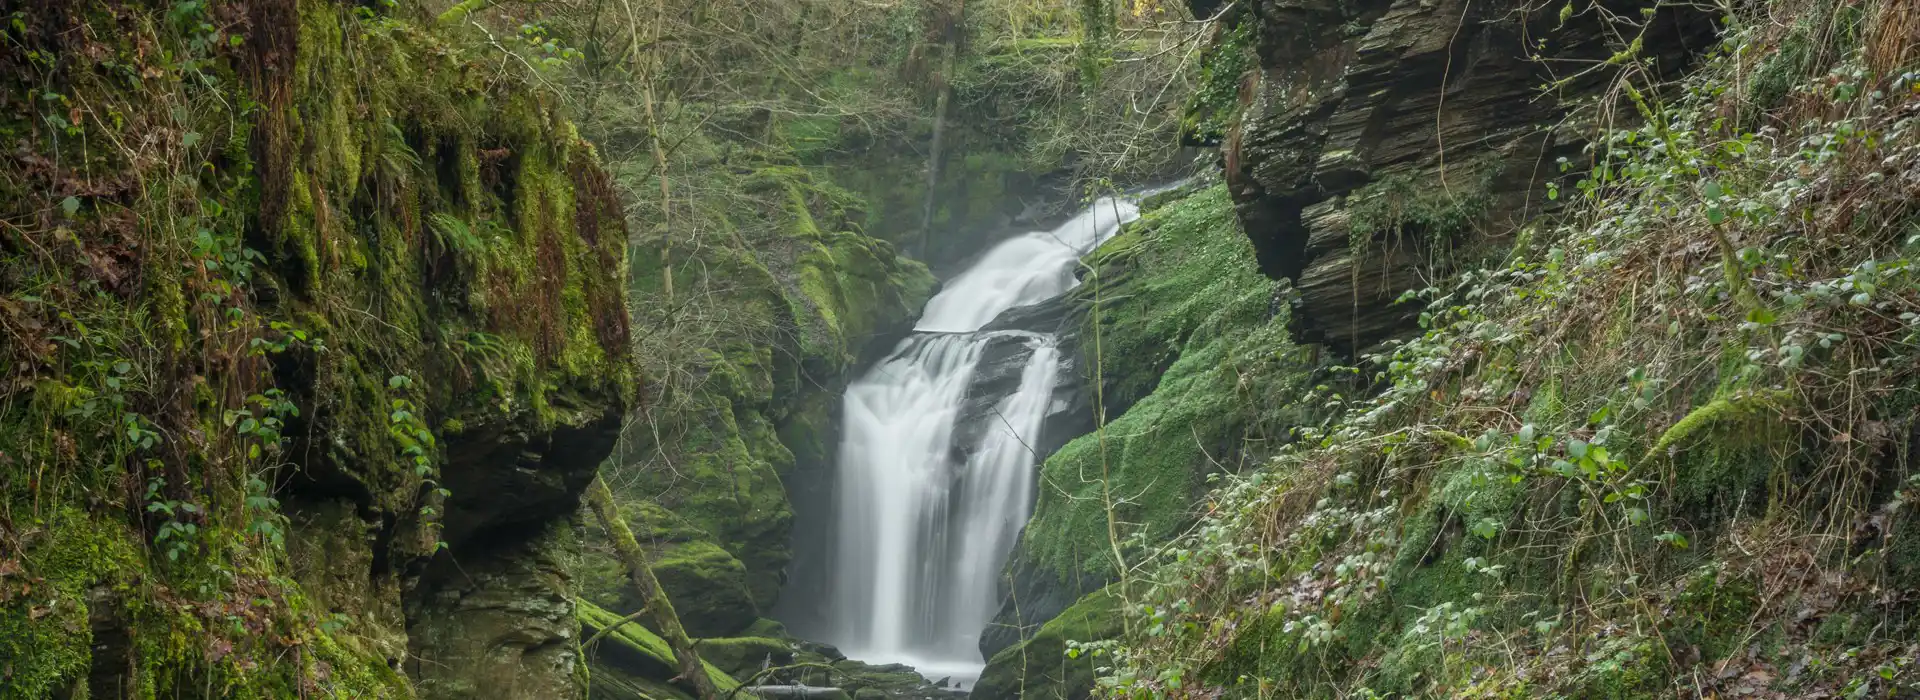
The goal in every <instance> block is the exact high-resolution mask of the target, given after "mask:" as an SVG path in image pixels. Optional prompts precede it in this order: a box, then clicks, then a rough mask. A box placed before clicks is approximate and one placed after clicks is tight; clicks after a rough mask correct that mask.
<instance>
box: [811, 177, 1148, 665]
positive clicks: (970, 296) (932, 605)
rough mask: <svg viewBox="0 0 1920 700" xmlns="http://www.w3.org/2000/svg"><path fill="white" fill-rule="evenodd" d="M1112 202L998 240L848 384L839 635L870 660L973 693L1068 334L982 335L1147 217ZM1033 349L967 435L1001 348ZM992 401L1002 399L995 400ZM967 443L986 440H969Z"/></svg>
mask: <svg viewBox="0 0 1920 700" xmlns="http://www.w3.org/2000/svg"><path fill="white" fill-rule="evenodd" d="M1138 216H1139V210H1138V208H1137V207H1136V206H1135V205H1134V204H1132V203H1131V202H1128V201H1125V200H1118V199H1101V200H1098V201H1096V202H1095V203H1094V204H1093V206H1091V207H1089V209H1088V210H1087V211H1084V212H1082V213H1081V214H1080V215H1079V216H1076V217H1074V218H1073V219H1071V220H1069V221H1067V222H1066V223H1064V224H1061V225H1060V226H1059V227H1058V228H1055V229H1054V230H1052V231H1036V232H1032V233H1028V234H1025V235H1023V236H1019V237H1016V238H1013V239H1010V240H1007V241H1005V242H1002V243H1000V244H999V245H997V246H995V247H994V248H993V249H992V250H990V251H988V252H987V253H986V254H985V255H984V256H982V257H981V258H980V260H979V261H978V262H977V263H975V264H974V265H973V266H972V267H971V268H968V269H967V270H966V271H965V272H963V273H961V274H960V275H959V276H957V277H955V278H953V279H952V280H950V281H949V282H948V283H947V284H946V286H945V287H944V288H943V289H942V291H941V292H940V293H939V294H938V295H937V296H935V297H934V298H933V299H931V300H929V301H928V302H927V305H926V309H925V312H924V313H923V315H922V316H921V319H920V322H919V324H918V325H917V326H916V327H915V332H914V334H913V335H911V336H910V337H908V338H907V339H905V340H903V341H901V343H900V345H899V346H898V347H897V348H895V349H894V351H893V353H892V354H891V355H889V356H887V357H886V359H884V360H882V361H880V362H879V363H878V364H876V365H875V366H874V367H873V369H872V370H870V371H869V372H868V373H867V374H866V375H865V376H863V377H861V378H860V379H859V380H857V381H855V382H854V383H853V384H851V385H850V386H849V387H848V388H847V393H846V397H845V399H844V404H843V408H842V410H843V416H842V417H843V423H842V430H843V432H842V439H841V444H840V452H839V458H838V459H839V461H838V465H837V469H838V473H837V475H836V484H837V485H836V491H835V493H834V497H833V509H834V518H835V520H834V533H833V537H834V542H833V545H834V546H833V547H832V548H831V551H832V557H831V558H832V561H831V564H830V573H829V574H828V576H829V578H830V585H829V591H830V593H829V594H828V595H827V600H826V601H825V602H826V609H827V610H826V612H827V620H826V622H827V629H825V630H823V634H822V635H821V636H822V637H824V641H828V642H831V643H833V644H835V645H837V646H839V647H840V649H841V650H842V651H843V652H845V653H846V654H847V656H849V657H851V658H855V659H859V660H862V661H868V662H874V663H884V662H899V663H906V664H910V665H913V666H914V667H915V668H917V669H919V670H920V672H921V673H923V674H925V675H926V676H928V677H929V678H936V679H937V678H940V677H942V676H952V677H953V678H954V679H955V680H958V681H961V682H962V683H964V684H967V685H970V684H971V682H972V679H973V678H974V677H975V676H977V675H978V673H979V670H980V667H981V666H982V665H983V661H982V659H981V658H980V652H979V648H978V640H979V635H980V632H981V630H982V629H983V628H984V627H985V626H986V624H987V623H988V621H989V620H991V619H992V617H993V615H994V612H995V611H996V610H998V608H999V606H1000V585H999V577H1000V568H1001V565H1002V563H1003V562H1004V561H1005V560H1006V557H1007V553H1008V551H1009V550H1011V549H1012V547H1013V543H1014V538H1015V537H1016V536H1017V535H1018V533H1019V531H1020V527H1021V525H1022V524H1024V523H1025V522H1026V519H1027V515H1028V511H1029V509H1030V508H1031V507H1032V503H1033V488H1034V481H1035V469H1034V467H1035V465H1034V455H1033V451H1032V450H1031V449H1030V448H1029V447H1028V446H1029V445H1033V444H1035V443H1036V438H1038V437H1039V431H1040V428H1041V424H1042V422H1043V420H1044V419H1045V418H1046V415H1047V413H1048V411H1049V409H1050V407H1051V406H1050V404H1051V401H1052V393H1053V390H1054V384H1055V382H1056V381H1057V379H1058V377H1059V373H1060V369H1061V359H1062V358H1061V357H1060V352H1059V349H1058V348H1057V347H1056V343H1055V340H1056V339H1055V338H1054V337H1053V336H1052V335H1051V334H1047V333H1033V332H1027V331H982V330H981V329H982V328H983V327H985V326H987V325H988V324H989V323H991V322H992V321H993V320H994V319H995V318H997V317H999V316H1000V315H1001V313H1003V312H1005V311H1007V310H1008V309H1012V308H1016V307H1021V306H1027V305H1031V304H1035V303H1039V302H1042V301H1046V300H1049V299H1052V298H1055V297H1058V296H1060V295H1061V294H1063V293H1065V292H1066V291H1067V290H1069V289H1072V288H1073V286H1074V285H1075V284H1077V283H1078V282H1077V278H1076V275H1075V270H1074V268H1075V267H1076V265H1077V264H1078V261H1079V259H1080V257H1081V256H1082V255H1085V254H1086V253H1087V252H1089V251H1091V250H1092V249H1093V248H1094V247H1095V246H1097V245H1099V244H1100V243H1101V242H1103V241H1105V240H1106V239H1107V238H1109V237H1111V236H1112V235H1113V234H1114V233H1115V232H1116V231H1118V230H1119V227H1120V225H1121V224H1122V223H1125V222H1127V221H1131V220H1133V219H1135V218H1138ZM1006 342H1018V343H1023V344H1025V345H1026V346H1027V352H1026V353H1024V355H1025V366H1024V367H1023V368H1022V369H1021V372H1020V375H1019V377H1020V379H1019V383H1018V386H1017V388H1016V389H1015V390H1014V391H1013V393H1011V394H1008V395H1006V396H1003V397H999V398H998V399H997V400H994V403H993V411H992V412H991V414H990V415H988V416H987V417H986V419H985V420H987V421H988V424H987V426H986V429H985V430H984V431H981V430H975V431H961V430H958V427H959V426H958V425H957V423H959V421H960V420H961V418H962V413H963V412H964V408H965V406H966V403H967V401H968V399H969V398H972V399H974V400H976V401H978V400H982V397H969V396H968V393H969V390H970V388H972V387H973V380H974V378H975V372H976V370H977V369H978V368H979V365H980V363H981V358H982V356H983V355H984V354H985V352H986V349H987V348H988V346H989V345H991V344H993V343H1006ZM985 398H986V399H992V397H985ZM961 434H969V435H978V437H977V438H976V439H973V440H972V442H974V443H975V444H966V445H960V444H955V441H956V439H957V436H959V435H961Z"/></svg>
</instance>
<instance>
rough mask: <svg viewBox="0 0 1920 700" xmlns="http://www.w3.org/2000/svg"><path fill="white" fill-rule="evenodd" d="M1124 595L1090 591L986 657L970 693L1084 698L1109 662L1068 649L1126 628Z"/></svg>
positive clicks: (987, 697) (1045, 699) (997, 698)
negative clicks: (1072, 644) (1097, 670)
mask: <svg viewBox="0 0 1920 700" xmlns="http://www.w3.org/2000/svg"><path fill="white" fill-rule="evenodd" d="M1122 622H1123V621H1122V619H1121V616H1120V599H1119V598H1118V597H1116V596H1114V595H1113V592H1112V591H1111V589H1107V588H1103V589H1100V590H1099V591H1095V592H1093V593H1090V594H1088V595H1087V596H1086V597H1084V598H1081V599H1080V600H1079V601H1078V602H1075V603H1074V604H1073V606H1072V607H1069V608H1067V609H1066V610H1065V611H1062V612H1061V613H1060V616H1059V617H1056V618H1054V619H1052V620H1049V621H1047V623H1046V624H1044V625H1041V627H1040V631H1039V632H1037V633H1035V634H1034V635H1033V637H1031V638H1029V639H1027V640H1026V641H1023V642H1020V643H1018V644H1015V645H1013V646H1010V647H1007V648H1006V649H1003V650H1001V651H1000V653H998V654H994V655H993V658H992V659H990V660H988V661H987V666H986V668H985V669H983V670H981V672H980V680H979V682H978V683H977V684H975V685H974V687H973V694H972V695H971V696H970V697H973V698H976V699H977V700H1014V699H1016V698H1018V699H1021V700H1036V699H1037V700H1085V699H1086V698H1088V697H1091V696H1092V695H1093V684H1094V678H1095V668H1097V667H1098V666H1100V665H1102V664H1103V663H1104V661H1103V660H1102V659H1100V658H1097V657H1095V656H1093V655H1092V654H1081V653H1079V652H1078V651H1072V652H1070V651H1069V646H1068V643H1069V642H1081V643H1086V642H1097V641H1101V640H1107V639H1114V638H1116V637H1118V636H1119V634H1120V632H1121V626H1122Z"/></svg>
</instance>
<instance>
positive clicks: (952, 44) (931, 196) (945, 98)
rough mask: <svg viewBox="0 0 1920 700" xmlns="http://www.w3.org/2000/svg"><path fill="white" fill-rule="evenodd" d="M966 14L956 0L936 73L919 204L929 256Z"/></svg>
mask: <svg viewBox="0 0 1920 700" xmlns="http://www.w3.org/2000/svg"><path fill="white" fill-rule="evenodd" d="M966 14H967V2H966V0H953V11H952V12H949V13H947V16H946V18H945V20H946V26H945V27H944V30H945V31H943V32H942V35H943V36H942V38H941V48H940V72H939V74H937V75H935V76H934V90H935V91H937V92H936V95H935V97H934V101H933V143H932V144H930V145H929V146H928V148H927V196H926V198H925V199H924V200H922V202H921V207H920V257H921V259H926V258H927V254H928V251H929V249H930V246H931V244H932V241H931V236H932V235H933V208H934V204H935V203H936V202H937V199H938V198H937V196H936V194H935V193H936V191H937V190H938V189H939V187H940V167H941V165H942V161H941V157H942V156H943V155H944V153H942V150H943V149H944V148H945V145H946V143H945V142H946V136H947V109H948V103H949V102H950V101H951V100H952V97H953V81H952V77H953V61H954V57H955V55H956V54H958V53H960V34H961V32H962V31H963V29H964V24H963V22H965V20H966Z"/></svg>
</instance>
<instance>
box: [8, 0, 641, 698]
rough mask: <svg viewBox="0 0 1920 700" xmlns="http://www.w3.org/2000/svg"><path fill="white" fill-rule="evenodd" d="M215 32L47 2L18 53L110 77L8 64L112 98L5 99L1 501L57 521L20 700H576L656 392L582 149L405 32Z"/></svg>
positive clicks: (431, 35)
mask: <svg viewBox="0 0 1920 700" xmlns="http://www.w3.org/2000/svg"><path fill="white" fill-rule="evenodd" d="M206 5H208V4H206V3H187V4H177V6H158V5H154V4H152V3H139V2H123V1H120V0H98V1H96V2H88V3H53V4H44V3H43V4H35V9H34V11H33V12H31V13H17V14H19V16H20V17H21V19H20V21H19V22H16V24H15V25H14V26H13V28H12V30H11V32H12V33H10V35H9V36H10V37H11V38H12V40H13V41H16V42H19V43H20V44H21V45H23V46H28V47H30V48H31V50H32V51H33V52H37V53H38V54H40V55H48V56H52V55H60V56H75V57H80V56H85V57H92V58H88V59H86V60H75V61H64V62H62V63H60V64H59V65H57V66H54V65H52V64H48V65H47V66H45V67H44V68H32V67H30V66H29V63H27V62H25V61H26V59H24V58H21V57H22V56H24V55H26V52H7V54H6V55H5V56H0V82H4V83H5V84H6V86H7V88H8V89H7V90H6V91H5V93H6V94H8V95H19V94H24V93H22V92H21V91H20V89H21V86H23V85H28V84H32V85H43V86H55V85H57V86H58V87H59V90H60V91H61V93H62V94H63V95H65V96H66V97H64V98H63V99H75V100H78V101H84V102H87V103H89V104H98V105H103V106H105V105H112V106H111V107H105V108H104V109H103V111H102V112H101V114H100V115H98V116H96V117H88V118H84V119H83V118H82V117H81V113H80V112H72V113H67V112H65V110H64V108H62V110H60V112H61V113H62V114H66V115H67V116H66V117H62V118H61V122H60V123H63V124H65V126H64V127H63V128H58V129H49V128H48V125H49V124H53V123H54V122H52V121H48V120H46V119H44V118H43V117H44V115H43V114H42V113H41V112H40V111H38V110H40V109H41V108H40V107H36V106H32V105H28V104H26V103H21V102H18V101H17V100H15V98H0V100H5V101H8V105H7V106H8V108H7V109H5V110H0V113H4V114H5V115H6V116H4V117H0V130H4V131H5V132H6V133H8V134H10V136H9V138H10V139H17V141H10V143H9V148H10V149H12V150H11V152H10V153H11V157H10V158H9V159H7V160H6V161H5V162H3V163H0V193H4V196H0V219H4V220H6V221H9V222H16V221H19V222H25V221H37V222H44V223H46V224H47V225H45V226H41V225H39V224H35V225H34V228H35V230H38V229H44V230H45V231H47V232H48V233H47V234H45V236H44V237H43V236H42V234H40V233H37V232H35V231H30V230H27V229H19V228H9V233H8V234H6V236H7V238H6V239H5V241H4V242H0V287H4V288H5V294H6V296H4V297H0V326H4V327H5V328H6V329H7V334H8V340H7V341H5V342H0V367H4V368H5V369H0V373H3V374H0V405H5V406H7V409H6V410H4V411H0V486H4V488H0V492H4V493H5V494H6V495H4V496H0V497H3V498H6V499H9V500H8V501H7V502H6V503H5V504H4V506H5V507H4V510H5V511H6V512H8V513H16V514H24V513H29V512H31V513H36V514H45V515H44V516H42V515H35V516H34V517H35V518H40V517H47V518H51V519H50V520H45V521H41V520H35V521H33V522H31V523H28V522H26V521H16V522H14V523H9V527H10V528H11V526H13V525H16V524H17V525H21V526H23V527H24V531H25V532H26V533H29V534H28V536H27V538H26V539H10V541H9V543H10V544H19V545H20V546H21V548H20V549H9V551H7V552H6V553H0V658H4V659H6V662H5V663H0V698H5V699H7V700H11V699H12V698H44V697H70V696H79V697H88V696H91V697H96V698H105V697H134V696H139V697H176V696H179V697H186V696H194V697H198V696H200V695H203V694H205V693H207V692H215V693H222V694H230V695H231V696H233V697H248V698H251V697H293V696H296V695H304V696H316V697H323V696H336V697H361V698H398V697H418V698H466V697H476V696H480V695H485V696H487V697H496V698H504V699H526V700H531V699H533V698H543V699H544V698H573V697H579V696H580V694H581V693H582V692H583V691H584V684H583V683H582V682H581V681H582V676H581V673H580V672H581V671H582V668H581V667H580V664H579V660H578V659H577V658H576V652H575V643H576V641H577V639H578V631H579V624H578V622H576V620H575V617H574V611H573V602H572V593H571V591H572V588H573V582H572V579H571V577H570V576H569V574H568V573H567V569H568V567H569V566H570V565H571V563H572V561H571V560H572V559H573V558H575V557H576V556H577V553H578V549H579V544H578V543H579V537H578V536H577V535H576V534H575V532H574V526H573V525H572V521H571V518H572V514H573V512H574V510H575V509H576V508H577V506H578V502H579V496H580V493H581V491H582V489H583V488H584V487H585V485H586V484H588V483H589V482H590V481H591V480H592V479H593V477H594V473H595V469H596V468H597V467H598V465H599V463H600V462H601V461H602V460H603V459H604V458H605V457H606V456H607V454H608V453H609V452H610V451H611V450H612V447H613V444H614V441H615V439H616V437H617V436H618V431H619V428H620V425H621V418H622V417H623V416H624V415H625V413H626V411H627V409H628V407H629V404H630V403H631V401H632V397H633V394H634V371H633V367H632V364H631V359H630V355H629V354H628V352H627V351H628V344H629V342H630V337H629V332H628V331H629V325H628V322H627V316H626V314H625V309H626V304H625V292H624V289H623V287H622V280H621V274H622V273H623V272H624V270H625V268H626V262H625V260H626V254H627V252H626V248H625V244H626V239H627V235H626V233H627V232H626V224H625V220H624V216H623V212H622V209H621V205H620V202H619V201H618V199H617V198H616V197H615V196H614V193H613V191H612V188H611V186H610V181H609V179H608V176H607V174H606V173H605V171H604V170H603V169H602V168H601V166H600V163H599V157H598V155H597V154H596V152H595V151H594V149H593V147H592V146H591V145H589V144H588V143H587V142H586V141H584V140H582V139H581V138H580V137H579V136H578V134H577V133H575V131H574V129H573V127H572V125H571V124H569V123H568V122H567V120H566V119H565V118H564V117H562V116H561V115H560V113H559V111H558V110H557V109H556V100H555V99H554V96H553V95H551V94H550V93H547V92H545V91H544V90H543V89H542V88H541V87H540V86H538V85H536V84H534V83H531V82H525V81H522V80H521V79H520V77H515V76H507V75H495V76H493V77H482V71H478V70H476V68H477V64H475V63H472V62H471V61H473V60H475V59H473V57H472V56H471V55H469V54H468V53H466V52H465V49H464V48H463V47H466V46H469V44H467V43H465V39H466V37H462V36H459V35H457V34H454V33H451V32H456V31H462V30H456V29H451V28H436V27H435V26H434V25H433V24H432V23H431V22H430V21H424V20H423V18H424V16H425V15H424V13H423V12H420V11H418V10H417V8H413V7H405V8H400V9H396V8H380V7H378V6H377V5H368V4H367V3H358V2H347V1H344V0H251V1H249V2H236V3H220V4H217V5H216V6H213V7H207V6H206ZM162 57H165V58H162ZM96 59H97V60H96ZM130 76H139V77H138V78H136V79H132V80H129V79H128V78H129V77H130ZM23 81H24V82H23ZM108 112H111V116H110V117H109V116H108V115H107V113H108ZM46 114H52V112H47V113H46ZM69 117H71V119H69ZM115 143H126V144H141V143H144V144H149V145H150V147H148V148H146V149H144V150H141V149H123V148H120V147H118V146H114V145H111V144H115ZM163 144H164V145H163ZM160 182H166V183H169V184H167V185H165V186H164V187H155V188H148V187H146V186H145V185H146V184H150V183H160ZM55 212H58V214H57V220H58V226H57V229H58V232H57V233H55V230H56V226H55V225H54V224H53V222H55V220H56V219H55V218H48V217H51V216H56V215H55ZM21 236H24V238H22V237H21ZM30 251H40V252H38V253H35V252H30ZM17 290H33V291H34V293H35V298H34V299H33V300H31V303H27V302H23V301H21V297H19V296H18V295H16V291H17ZM19 329H28V330H30V331H31V332H30V333H28V334H27V335H24V336H20V337H19V338H18V340H20V342H14V341H15V340H16V338H15V335H14V334H15V333H16V332H17V331H18V330H19ZM42 335H47V336H59V337H72V338H81V339H84V340H85V341H86V342H85V343H78V342H76V343H71V344H57V343H51V342H44V341H45V340H46V339H45V338H42V337H40V336H42ZM102 358H110V359H104V360H103V359H102ZM90 367H98V368H102V369H101V370H100V371H95V370H94V369H88V368H90ZM116 367H117V368H118V369H115V368H116ZM134 377H137V378H138V380H137V381H135V380H133V379H132V378H134ZM103 392H110V393H103ZM98 396H112V397H114V398H113V399H112V403H113V404H114V405H115V406H117V407H118V408H115V409H113V410H111V411H108V410H96V409H94V408H88V409H87V410H85V411H79V410H73V409H72V408H71V407H72V406H73V405H74V404H73V403H72V402H73V401H75V399H74V398H73V397H98ZM89 401H91V399H89ZM129 427H131V428H133V429H134V430H132V431H131V433H130V432H129ZM129 435H131V437H126V438H124V439H123V436H129ZM41 445H47V446H48V447H41ZM29 472H31V473H35V474H41V475H44V477H45V479H46V480H45V481H44V482H42V483H44V487H42V486H36V487H33V488H28V487H26V486H25V482H24V481H21V480H18V475H20V474H25V473H29ZM35 478H36V479H39V478H40V477H35ZM23 493H25V494H31V495H30V498H33V499H37V500H36V501H34V502H33V503H22V502H19V501H15V500H13V499H15V498H17V497H18V496H19V494H23ZM9 531H10V532H12V531H13V530H11V529H10V530H9ZM156 532H166V533H169V534H168V535H167V536H165V537H156ZM35 533H37V534H35ZM16 557H17V558H16ZM16 573H18V574H24V577H27V578H31V580H32V581H33V585H32V586H31V589H32V593H30V594H29V593H28V592H26V591H24V590H22V589H19V588H16V587H14V585H13V582H14V581H22V580H26V578H23V577H14V576H13V574H16ZM47 596H52V597H53V598H54V599H57V600H58V603H57V604H54V603H52V602H49V599H48V598H47ZM208 688H219V689H220V690H216V691H209V690H207V689H208Z"/></svg>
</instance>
